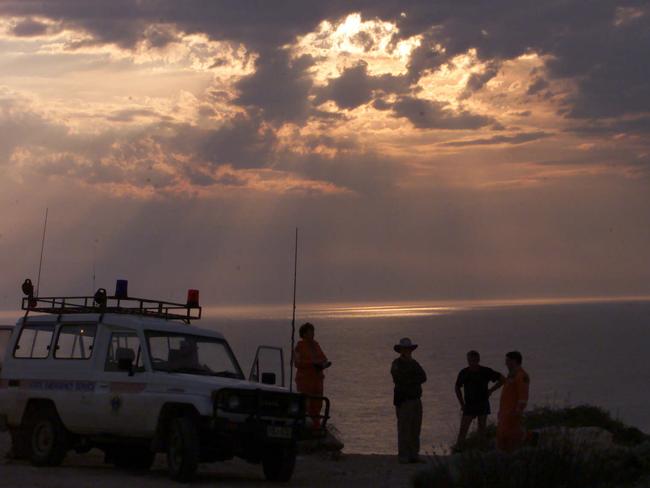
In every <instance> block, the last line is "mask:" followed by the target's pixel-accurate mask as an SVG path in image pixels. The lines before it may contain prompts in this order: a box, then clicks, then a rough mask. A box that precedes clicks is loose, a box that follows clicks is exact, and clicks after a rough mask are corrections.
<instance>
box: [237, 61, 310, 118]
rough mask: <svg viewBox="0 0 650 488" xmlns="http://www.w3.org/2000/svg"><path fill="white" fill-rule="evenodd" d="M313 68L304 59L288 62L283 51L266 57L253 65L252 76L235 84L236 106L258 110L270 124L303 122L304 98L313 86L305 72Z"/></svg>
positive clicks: (305, 114)
mask: <svg viewBox="0 0 650 488" xmlns="http://www.w3.org/2000/svg"><path fill="white" fill-rule="evenodd" d="M313 64H314V60H313V58H312V57H311V56H307V55H305V56H301V57H299V58H298V59H293V60H292V59H290V57H289V52H288V51H287V50H285V49H278V50H275V51H273V52H271V53H267V55H266V56H262V57H260V58H258V60H257V61H256V63H255V72H254V73H253V74H252V75H250V76H247V77H245V78H243V79H242V80H241V81H239V82H238V83H237V86H236V88H237V89H238V90H239V92H240V94H239V96H238V97H237V99H236V100H235V103H237V104H238V105H242V106H244V107H247V108H249V109H259V110H261V111H262V113H263V115H264V117H265V118H266V119H267V120H269V121H272V122H278V123H282V122H304V121H305V120H306V119H307V117H308V115H309V111H310V103H309V101H308V99H307V96H308V95H309V91H310V89H311V87H312V83H313V82H312V79H311V76H310V74H309V72H308V69H309V68H310V67H311V66H312V65H313Z"/></svg>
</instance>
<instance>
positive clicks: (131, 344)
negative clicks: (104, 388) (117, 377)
mask: <svg viewBox="0 0 650 488" xmlns="http://www.w3.org/2000/svg"><path fill="white" fill-rule="evenodd" d="M128 351H131V353H132V354H133V356H132V357H133V358H134V361H133V371H135V372H140V373H141V372H143V371H144V359H143V357H142V345H141V344H140V339H139V338H138V335H137V334H136V333H135V332H113V333H112V334H111V341H110V342H109V344H108V354H107V356H106V366H105V368H104V369H105V371H121V370H120V368H119V364H118V359H119V358H120V357H121V356H122V355H124V354H125V353H128Z"/></svg>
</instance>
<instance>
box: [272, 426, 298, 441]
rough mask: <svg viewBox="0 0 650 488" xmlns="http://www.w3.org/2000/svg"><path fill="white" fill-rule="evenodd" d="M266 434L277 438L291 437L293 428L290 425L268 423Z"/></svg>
mask: <svg viewBox="0 0 650 488" xmlns="http://www.w3.org/2000/svg"><path fill="white" fill-rule="evenodd" d="M266 435H267V436H268V437H275V438H277V439H291V438H292V437H293V429H292V428H291V427H284V426H279V425H269V426H267V427H266Z"/></svg>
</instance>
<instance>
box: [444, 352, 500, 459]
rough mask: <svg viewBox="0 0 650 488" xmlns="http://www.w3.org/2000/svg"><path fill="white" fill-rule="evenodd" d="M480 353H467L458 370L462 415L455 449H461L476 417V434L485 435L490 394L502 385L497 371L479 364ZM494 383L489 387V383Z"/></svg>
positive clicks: (480, 436) (457, 392)
mask: <svg viewBox="0 0 650 488" xmlns="http://www.w3.org/2000/svg"><path fill="white" fill-rule="evenodd" d="M480 362H481V355H480V354H479V353H478V352H477V351H469V352H468V353H467V364H468V366H467V367H466V368H463V369H462V370H460V373H458V378H457V379H456V397H458V402H459V403H460V408H461V410H462V412H463V416H462V418H461V421H460V429H459V432H458V439H457V441H456V446H455V450H461V449H462V448H463V443H464V442H465V439H466V437H467V432H468V431H469V428H470V426H471V425H472V421H473V420H474V419H478V434H479V438H480V439H481V440H482V439H484V436H485V425H486V422H487V416H488V415H490V395H492V393H494V392H495V391H496V390H498V389H499V388H501V386H503V383H504V381H505V378H504V376H503V375H502V374H501V373H499V372H498V371H494V370H493V369H490V368H487V367H485V366H481V364H480ZM490 383H494V385H493V386H492V387H491V388H490V387H489V384H490Z"/></svg>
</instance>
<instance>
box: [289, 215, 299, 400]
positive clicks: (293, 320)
mask: <svg viewBox="0 0 650 488" xmlns="http://www.w3.org/2000/svg"><path fill="white" fill-rule="evenodd" d="M297 277H298V227H296V243H295V247H294V251H293V314H292V316H291V362H290V364H289V391H291V392H292V391H293V360H294V358H293V356H294V354H295V352H294V348H295V343H296V282H297Z"/></svg>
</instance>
